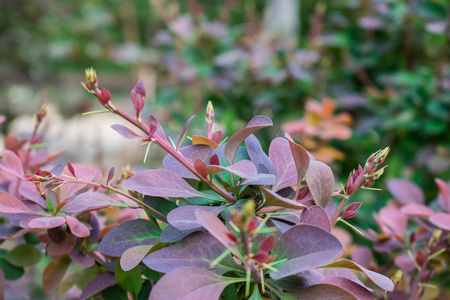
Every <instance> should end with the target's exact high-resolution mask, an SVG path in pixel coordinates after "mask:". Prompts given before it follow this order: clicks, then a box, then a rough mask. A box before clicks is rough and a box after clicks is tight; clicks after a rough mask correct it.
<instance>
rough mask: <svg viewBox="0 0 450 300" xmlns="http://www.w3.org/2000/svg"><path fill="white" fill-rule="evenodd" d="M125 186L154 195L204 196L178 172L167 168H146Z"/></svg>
mask: <svg viewBox="0 0 450 300" xmlns="http://www.w3.org/2000/svg"><path fill="white" fill-rule="evenodd" d="M125 186H126V187H127V188H129V189H131V190H135V191H136V192H138V193H141V194H144V195H149V196H154V197H183V198H185V197H186V198H187V197H202V196H203V194H202V193H201V192H199V191H197V190H196V189H194V188H193V187H191V186H190V185H189V184H188V183H187V182H186V181H184V179H183V178H181V177H180V176H179V175H177V174H176V173H173V172H171V171H167V170H146V171H142V172H139V173H137V174H135V175H133V176H132V177H131V178H130V179H128V180H127V181H126V182H125Z"/></svg>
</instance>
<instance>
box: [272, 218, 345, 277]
mask: <svg viewBox="0 0 450 300" xmlns="http://www.w3.org/2000/svg"><path fill="white" fill-rule="evenodd" d="M342 249H343V247H342V245H341V243H340V242H339V240H338V239H337V238H336V237H334V236H333V235H332V234H330V233H328V232H326V231H325V230H323V229H321V228H319V227H315V226H310V225H296V226H293V227H291V229H289V230H288V231H286V232H285V233H283V234H282V235H281V237H280V238H279V239H278V240H277V242H276V243H275V246H274V248H273V250H272V252H271V254H272V255H277V259H276V260H281V259H287V261H286V262H283V263H280V264H278V265H277V266H276V268H277V269H278V272H273V271H272V272H271V273H270V275H271V277H272V278H273V279H275V280H278V279H280V278H284V277H287V276H291V275H294V274H297V273H299V272H302V271H308V270H312V269H315V268H317V267H319V266H321V265H323V264H325V263H327V262H329V261H331V260H333V259H334V258H335V257H336V256H338V255H339V254H340V253H341V251H342Z"/></svg>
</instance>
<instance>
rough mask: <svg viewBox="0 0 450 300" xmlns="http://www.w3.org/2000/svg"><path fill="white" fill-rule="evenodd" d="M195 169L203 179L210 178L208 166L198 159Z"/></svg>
mask: <svg viewBox="0 0 450 300" xmlns="http://www.w3.org/2000/svg"><path fill="white" fill-rule="evenodd" d="M194 168H195V170H196V171H197V172H198V173H199V174H200V175H201V176H202V177H203V178H207V177H208V171H207V169H206V164H205V162H204V161H203V160H201V159H200V158H197V159H196V160H195V162H194Z"/></svg>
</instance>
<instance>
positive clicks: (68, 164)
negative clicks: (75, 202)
mask: <svg viewBox="0 0 450 300" xmlns="http://www.w3.org/2000/svg"><path fill="white" fill-rule="evenodd" d="M67 169H68V170H69V172H70V174H72V176H73V177H75V178H77V175H76V174H75V169H74V168H73V166H72V164H71V163H70V161H69V162H67ZM77 179H78V178H77Z"/></svg>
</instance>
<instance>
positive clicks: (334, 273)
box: [322, 268, 373, 291]
mask: <svg viewBox="0 0 450 300" xmlns="http://www.w3.org/2000/svg"><path fill="white" fill-rule="evenodd" d="M322 274H323V275H324V276H325V277H340V278H345V279H348V280H351V281H353V282H354V283H356V284H359V285H360V286H362V287H364V288H365V289H367V290H369V291H373V290H372V289H371V288H368V287H367V286H365V285H364V283H362V282H361V280H359V278H358V277H357V276H356V275H355V274H354V273H353V271H351V270H350V269H344V268H325V269H322Z"/></svg>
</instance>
